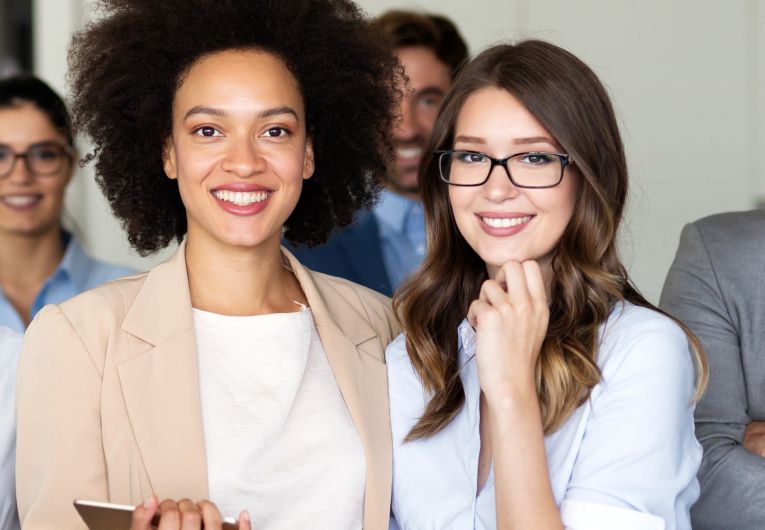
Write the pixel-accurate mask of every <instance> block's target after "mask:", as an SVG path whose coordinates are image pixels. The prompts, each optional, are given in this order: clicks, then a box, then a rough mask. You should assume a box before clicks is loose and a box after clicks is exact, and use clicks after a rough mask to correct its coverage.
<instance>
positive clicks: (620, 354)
mask: <svg viewBox="0 0 765 530" xmlns="http://www.w3.org/2000/svg"><path fill="white" fill-rule="evenodd" d="M458 340H459V347H460V349H459V358H460V364H461V365H462V366H463V368H462V371H461V374H460V375H461V377H462V383H463V385H464V387H465V395H466V401H465V405H464V406H463V407H462V408H461V409H460V411H459V413H458V414H457V416H456V417H455V419H454V420H452V422H451V423H449V425H447V427H446V428H445V429H444V430H443V431H441V432H439V433H438V434H436V435H435V436H432V437H430V438H426V439H424V440H418V441H415V442H410V443H406V444H404V443H402V440H403V438H404V437H405V436H406V434H407V433H408V432H409V430H410V429H411V428H412V427H413V426H414V424H415V422H416V419H417V418H418V417H419V416H420V415H421V414H422V412H423V410H424V406H425V404H426V402H427V397H426V395H425V394H424V392H423V388H422V384H421V382H420V380H419V378H418V377H417V376H416V375H415V373H414V371H413V369H412V366H411V364H410V361H409V357H408V355H407V353H406V345H405V341H404V337H403V336H399V337H398V338H397V339H396V340H395V341H394V342H393V343H391V344H390V346H389V347H388V350H387V353H386V357H387V362H388V380H389V389H390V390H389V392H390V406H391V422H392V430H393V500H392V503H393V506H392V511H393V514H394V516H395V519H396V521H397V523H398V526H399V527H400V528H401V530H415V529H416V530H435V529H441V528H450V529H455V530H467V529H479V530H488V529H494V528H496V514H495V492H494V474H493V469H492V471H491V472H490V474H489V477H488V479H487V481H486V484H485V485H484V487H483V489H482V490H481V492H480V494H479V495H478V496H477V498H476V484H477V482H478V478H477V477H478V475H477V470H478V456H479V452H480V445H481V443H480V433H479V419H480V418H479V397H480V386H479V382H478V373H477V370H476V363H475V358H472V359H471V357H472V355H473V354H474V353H475V332H474V331H473V329H472V328H471V327H470V325H469V324H467V322H466V321H463V323H462V324H461V325H460V327H459V330H458ZM598 366H599V367H600V369H601V371H602V374H603V379H602V381H601V382H600V383H599V384H598V385H596V386H595V387H594V388H593V390H592V395H591V397H590V399H589V400H588V401H587V402H586V403H585V404H583V405H582V406H581V407H579V408H578V409H576V411H575V412H574V413H573V414H572V415H571V416H570V417H569V418H568V419H567V420H566V421H565V422H564V424H563V425H562V426H561V428H560V429H559V430H558V431H556V432H555V433H553V434H551V435H549V436H547V437H546V438H545V449H546V453H547V461H548V466H549V473H550V480H551V483H552V490H553V494H554V496H555V502H556V504H557V505H558V506H559V507H560V510H561V518H562V520H563V524H564V526H565V527H566V528H567V529H571V530H600V529H603V530H605V529H609V530H612V529H616V528H618V529H620V530H631V529H635V530H637V529H640V530H654V529H656V530H660V529H665V528H666V529H667V530H675V529H677V530H690V528H691V525H690V517H689V513H688V511H689V509H690V507H691V505H692V504H693V503H694V502H695V501H696V499H697V498H698V495H699V485H698V482H697V480H696V472H697V470H698V468H699V464H700V462H701V447H700V446H699V444H698V442H697V441H696V438H695V436H694V431H693V405H692V397H693V394H694V366H693V360H692V356H691V354H690V352H689V350H688V341H687V338H686V336H685V334H684V333H683V332H682V330H681V329H680V328H679V327H678V326H677V325H676V324H675V323H674V322H672V321H671V320H670V319H669V318H667V317H665V316H663V315H661V314H659V313H657V312H655V311H652V310H649V309H645V308H640V307H636V306H634V305H631V304H619V305H618V307H617V308H616V309H615V310H614V311H613V312H612V314H611V316H610V317H609V319H608V321H607V323H606V325H605V326H604V327H601V345H600V348H599V352H598Z"/></svg>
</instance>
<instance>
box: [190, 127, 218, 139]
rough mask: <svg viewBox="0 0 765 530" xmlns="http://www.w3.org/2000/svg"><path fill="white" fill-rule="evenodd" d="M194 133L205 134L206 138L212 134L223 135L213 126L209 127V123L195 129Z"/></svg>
mask: <svg viewBox="0 0 765 530" xmlns="http://www.w3.org/2000/svg"><path fill="white" fill-rule="evenodd" d="M194 134H196V135H198V136H205V137H207V138H212V137H213V136H223V135H222V134H221V133H220V131H218V130H217V129H216V128H215V127H210V126H209V125H206V126H204V127H199V128H198V129H195V130H194Z"/></svg>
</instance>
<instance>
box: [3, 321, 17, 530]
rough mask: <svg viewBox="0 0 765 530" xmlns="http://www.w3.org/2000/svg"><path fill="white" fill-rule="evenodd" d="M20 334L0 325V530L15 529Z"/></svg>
mask: <svg viewBox="0 0 765 530" xmlns="http://www.w3.org/2000/svg"><path fill="white" fill-rule="evenodd" d="M19 353H21V334H20V333H16V332H15V331H12V330H10V329H8V328H5V327H2V326H0V530H18V528H19V516H18V513H17V512H16V472H15V465H16V407H15V404H16V364H17V363H18V359H19Z"/></svg>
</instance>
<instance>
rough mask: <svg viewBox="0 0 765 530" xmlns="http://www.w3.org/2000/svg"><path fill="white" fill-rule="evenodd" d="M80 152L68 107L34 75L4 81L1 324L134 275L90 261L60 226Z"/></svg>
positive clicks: (18, 322)
mask: <svg viewBox="0 0 765 530" xmlns="http://www.w3.org/2000/svg"><path fill="white" fill-rule="evenodd" d="M76 156H77V152H76V150H75V147H74V136H73V134H72V127H71V124H70V120H69V115H68V113H67V110H66V107H65V106H64V102H63V101H62V100H61V98H60V97H59V96H58V94H56V93H55V92H54V91H53V90H52V89H51V88H50V87H49V86H48V85H47V84H45V83H44V82H43V81H41V80H39V79H37V78H35V77H32V76H17V77H10V78H7V79H3V80H0V325H2V326H6V327H8V328H11V329H13V330H15V331H16V332H18V333H23V332H24V329H25V328H26V327H27V325H29V322H30V321H31V320H32V319H33V318H34V316H35V314H37V312H38V311H39V310H40V309H41V308H42V307H43V306H44V305H46V304H56V303H60V302H63V301H64V300H67V299H69V298H71V297H73V296H74V295H76V294H79V293H81V292H83V291H86V290H88V289H91V288H93V287H95V286H96V285H99V284H101V283H103V282H105V281H108V280H112V279H114V278H119V277H120V276H125V275H127V274H129V273H130V272H131V270H130V269H128V268H125V267H119V266H115V265H108V264H106V263H103V262H101V261H98V260H95V259H93V258H90V257H89V256H87V255H86V254H85V252H84V251H83V249H82V247H81V246H80V243H79V242H78V241H77V239H75V238H74V237H73V236H72V234H71V233H70V232H68V231H67V230H66V229H65V228H64V227H63V225H62V222H61V216H62V213H63V210H64V192H65V191H66V187H67V185H68V184H69V182H70V180H71V179H72V175H73V174H74V168H75V159H76Z"/></svg>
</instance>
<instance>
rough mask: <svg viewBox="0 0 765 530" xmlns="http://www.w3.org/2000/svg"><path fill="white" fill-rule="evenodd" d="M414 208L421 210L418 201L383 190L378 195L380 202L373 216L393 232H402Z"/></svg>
mask: <svg viewBox="0 0 765 530" xmlns="http://www.w3.org/2000/svg"><path fill="white" fill-rule="evenodd" d="M414 208H422V205H421V204H420V201H416V200H414V199H409V198H408V197H404V196H403V195H399V194H398V193H394V192H392V191H390V190H387V189H383V190H382V193H380V202H379V203H377V206H376V207H375V215H376V216H377V218H378V220H380V221H381V222H383V223H385V224H386V225H388V226H390V227H391V228H393V229H394V230H396V231H398V232H403V231H404V230H405V228H406V221H407V218H408V217H409V214H410V212H411V211H412V209H414Z"/></svg>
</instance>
